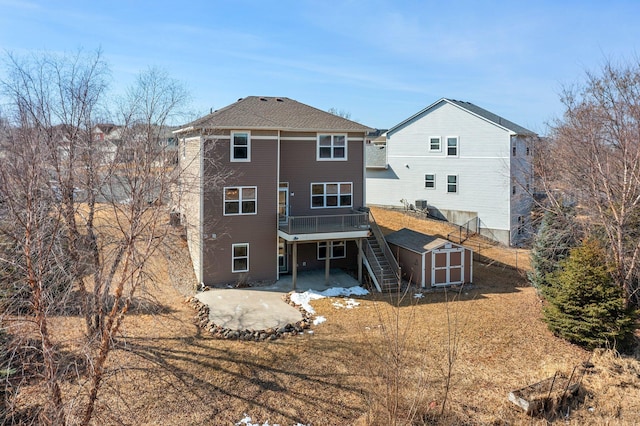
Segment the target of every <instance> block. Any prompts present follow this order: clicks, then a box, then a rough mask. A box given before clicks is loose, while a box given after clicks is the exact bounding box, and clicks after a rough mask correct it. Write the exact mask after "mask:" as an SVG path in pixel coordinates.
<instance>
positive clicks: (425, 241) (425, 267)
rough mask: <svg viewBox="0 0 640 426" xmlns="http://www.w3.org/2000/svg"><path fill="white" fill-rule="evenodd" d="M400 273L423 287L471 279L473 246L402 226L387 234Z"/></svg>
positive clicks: (467, 281)
mask: <svg viewBox="0 0 640 426" xmlns="http://www.w3.org/2000/svg"><path fill="white" fill-rule="evenodd" d="M385 238H386V240H387V243H388V244H389V247H390V248H391V251H392V252H393V254H394V256H396V258H397V259H398V264H399V265H400V267H401V268H402V277H403V278H404V279H406V280H410V281H411V283H414V284H419V285H421V286H422V287H429V286H447V285H453V284H467V283H471V282H472V281H473V250H471V249H470V248H468V247H465V246H462V245H460V244H455V243H452V242H451V241H448V240H445V239H443V238H438V237H434V236H431V235H425V234H422V233H420V232H416V231H412V230H411V229H407V228H403V229H401V230H399V231H396V232H394V233H392V234H389V235H387V236H386V237H385Z"/></svg>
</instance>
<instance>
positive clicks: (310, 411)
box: [18, 210, 640, 426]
mask: <svg viewBox="0 0 640 426" xmlns="http://www.w3.org/2000/svg"><path fill="white" fill-rule="evenodd" d="M374 215H375V217H376V219H377V221H378V223H379V224H380V225H381V226H382V227H383V228H384V229H386V230H387V231H390V230H395V229H399V228H401V227H410V228H412V229H415V230H418V231H422V232H428V233H437V232H444V231H441V230H440V228H436V227H435V224H434V222H432V221H421V220H418V219H416V218H413V217H409V216H403V215H402V213H401V212H395V211H393V212H383V211H378V210H374ZM481 243H483V244H484V242H481ZM169 246H170V247H172V248H173V249H172V250H170V251H166V252H165V253H164V255H162V256H158V258H157V259H155V268H156V275H155V276H156V283H155V285H154V286H153V287H151V288H148V289H147V291H148V293H149V295H150V296H152V297H151V298H150V299H149V303H148V304H147V305H146V306H147V309H140V310H138V311H136V312H135V314H134V315H131V316H129V317H128V318H127V319H126V320H125V323H124V324H125V327H124V329H123V332H122V336H121V337H120V339H119V340H118V342H117V349H116V350H114V351H113V353H112V357H111V359H110V371H109V374H108V375H107V377H106V380H105V383H104V386H103V388H102V390H101V394H100V397H99V406H98V410H97V413H96V417H95V422H94V423H95V424H96V425H102V424H125V425H134V424H135V425H152V424H163V425H202V424H212V425H234V424H237V423H238V422H239V421H240V420H241V419H243V418H244V417H245V415H248V416H250V417H251V418H252V419H253V422H255V423H259V424H261V425H262V424H266V422H268V423H269V424H270V425H273V424H280V425H281V426H285V425H286V426H289V425H296V424H301V425H367V424H377V425H386V424H389V418H388V415H387V414H388V411H389V410H387V409H386V408H385V407H390V406H394V405H393V404H392V403H393V402H394V401H396V400H397V401H398V404H397V406H398V407H399V408H398V411H397V414H398V417H401V418H402V417H403V416H404V418H406V416H410V415H411V413H418V414H419V416H418V417H419V418H418V419H417V420H419V421H417V422H416V423H415V424H423V423H420V421H422V422H424V424H452V425H453V424H456V425H458V424H467V425H476V424H477V425H481V424H495V425H498V424H499V425H506V424H511V425H514V424H535V425H543V424H548V423H547V420H546V419H541V418H536V419H531V418H529V417H528V416H526V415H525V414H523V413H522V412H521V410H520V409H519V408H518V407H516V406H515V405H513V404H512V403H511V402H509V401H508V400H507V395H508V393H509V392H510V391H512V390H515V389H518V388H521V387H524V386H526V385H529V384H532V383H535V382H538V381H540V380H542V379H544V378H547V377H549V376H553V375H554V373H555V372H556V371H561V372H564V373H567V374H571V373H572V372H573V371H574V367H575V366H577V365H580V364H581V363H583V362H585V361H587V360H589V361H590V362H591V363H593V364H594V367H593V368H591V369H590V370H589V371H588V373H587V374H585V375H584V376H583V377H582V376H581V377H582V383H583V389H584V391H583V392H582V394H581V395H582V396H581V398H582V399H581V401H582V403H581V404H578V405H576V406H575V407H573V408H571V409H569V411H568V414H569V415H568V417H567V418H566V419H565V418H562V417H555V418H550V419H549V420H550V421H551V422H552V423H558V424H560V423H562V424H576V425H578V424H579V425H583V424H591V425H600V424H612V425H613V424H616V425H627V424H628V425H631V424H636V422H637V419H639V418H640V367H639V365H640V364H639V363H638V361H637V360H636V359H634V358H622V357H614V356H613V355H612V354H610V353H601V354H600V353H598V354H595V355H592V354H590V353H589V352H587V351H584V350H582V349H580V348H578V347H576V346H573V345H570V344H568V343H566V342H565V341H563V340H561V339H558V338H556V337H554V336H553V335H552V334H551V333H550V332H549V331H548V330H547V328H546V326H545V324H544V323H543V322H542V321H541V313H540V306H541V302H540V300H539V298H538V297H537V295H536V293H535V290H534V289H533V288H531V287H529V286H527V284H526V279H525V278H524V275H523V272H522V271H519V270H517V269H516V268H514V267H507V266H504V265H511V263H509V258H511V257H512V254H513V252H512V250H511V249H505V248H501V247H500V246H494V245H488V246H487V247H486V248H485V247H484V246H483V247H481V253H482V256H484V257H483V262H477V263H476V265H474V279H475V283H474V286H473V287H472V288H470V289H462V291H461V292H459V293H456V292H452V291H449V292H447V293H444V292H438V293H430V294H425V295H424V296H423V297H422V298H414V296H413V292H411V293H409V294H407V295H406V296H405V297H404V298H403V299H399V295H379V294H372V295H370V296H367V297H361V298H357V302H359V305H357V306H355V307H354V308H352V309H345V308H344V307H340V306H338V305H336V302H341V301H342V299H339V298H328V299H321V300H318V301H315V302H313V306H314V308H315V309H316V312H317V315H320V316H324V317H325V318H326V322H324V323H322V324H319V325H317V326H314V327H313V329H312V331H313V333H305V334H304V335H299V336H296V337H290V338H287V339H282V340H276V341H270V342H237V341H226V340H215V339H213V338H212V337H210V336H209V335H207V334H206V333H204V332H202V331H201V330H200V329H199V328H198V327H196V326H195V325H194V323H193V317H194V314H195V313H194V312H193V311H192V310H191V308H190V307H189V306H188V305H187V304H186V303H185V302H184V299H185V296H187V295H189V294H191V292H192V289H193V282H195V278H194V277H193V274H192V272H191V270H190V269H189V266H188V265H189V262H188V254H187V250H186V245H185V243H184V241H183V240H182V239H180V238H179V237H175V238H174V239H173V240H172V241H170V244H169ZM489 246H490V247H489ZM490 248H492V249H494V250H496V252H500V253H501V256H498V255H496V256H495V259H494V258H492V257H491V256H492V253H493V252H492V251H490ZM513 258H514V260H515V256H513ZM486 260H489V262H485V261H486ZM518 262H519V264H518V267H519V269H521V268H522V266H521V265H522V263H521V262H522V259H519V260H518ZM512 266H515V265H512ZM341 305H344V303H341ZM54 326H55V327H57V328H58V329H59V330H66V334H65V333H60V335H61V336H65V340H60V341H59V342H57V343H58V344H59V345H60V346H61V347H62V348H65V349H67V350H68V351H69V352H73V351H74V343H73V342H75V341H76V340H75V339H74V338H73V337H74V336H71V335H70V334H69V330H77V336H75V337H78V336H79V335H80V333H81V331H82V321H81V319H80V318H76V317H65V318H58V319H56V320H55V324H54ZM394 360H395V361H394ZM447 379H449V380H448V383H449V391H448V393H447V392H445V389H446V388H447ZM394 383H397V384H398V386H397V387H394V386H393V385H394ZM85 386H86V383H85V382H84V381H83V379H82V378H80V379H74V380H70V381H69V382H68V383H67V385H66V387H65V389H64V393H65V396H66V398H67V401H70V400H72V398H73V397H74V396H75V395H80V396H79V397H78V398H80V399H81V398H82V394H83V389H85ZM396 388H397V389H398V392H397V393H395V392H394V389H396ZM38 393H39V388H36V387H29V386H24V387H23V388H22V389H21V391H20V395H19V399H18V401H19V402H20V404H21V406H22V407H28V406H29V405H32V404H34V403H35V402H36V401H37V400H38V399H39V398H38ZM445 396H446V404H445V408H444V411H443V413H442V415H440V413H441V412H442V406H443V403H445ZM394 398H395V399H394ZM412 410H413V411H412ZM400 424H403V423H402V422H401V423H400ZM404 424H407V423H404Z"/></svg>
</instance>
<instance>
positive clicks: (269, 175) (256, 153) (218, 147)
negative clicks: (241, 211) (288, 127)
mask: <svg viewBox="0 0 640 426" xmlns="http://www.w3.org/2000/svg"><path fill="white" fill-rule="evenodd" d="M238 130H242V129H238ZM257 136H260V138H259V139H258V138H256V137H257ZM277 142H278V141H277V132H273V131H272V132H255V131H252V132H251V161H250V162H229V155H230V151H229V150H230V142H229V139H228V138H223V137H219V138H214V137H208V138H207V140H206V142H205V146H206V147H207V150H206V156H205V158H206V161H205V168H206V175H208V176H212V175H214V174H215V173H222V175H223V176H224V179H223V180H222V181H220V182H218V184H216V185H214V184H210V185H205V192H204V209H205V212H206V214H205V223H204V224H203V233H204V236H205V238H204V256H203V257H204V265H203V270H204V283H205V284H221V283H234V282H238V281H252V282H254V281H271V280H275V279H276V277H277V260H278V259H277V251H276V249H277V193H278V192H277V191H278V182H277V164H278V163H277ZM225 159H226V161H224V160H225ZM221 164H224V165H225V166H224V167H222V168H221ZM239 186H255V187H256V188H257V207H256V212H257V213H256V214H250V215H237V216H224V187H239ZM237 243H249V271H248V272H242V273H233V272H231V271H232V269H231V264H232V244H237Z"/></svg>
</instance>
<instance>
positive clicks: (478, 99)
mask: <svg viewBox="0 0 640 426" xmlns="http://www.w3.org/2000/svg"><path fill="white" fill-rule="evenodd" d="M639 18H640V1H636V0H629V1H616V0H610V1H600V0H599V1H591V0H582V1H572V0H569V1H565V0H554V1H546V0H537V1H521V0H510V1H482V0H474V1H456V0H450V1H447V2H444V1H430V0H422V1H419V0H344V1H340V0H294V1H290V0H278V1H271V0H255V1H254V0H233V1H232V0H228V1H222V0H209V1H190V0H183V1H175V0H174V1H165V0H154V1H146V0H141V1H134V0H127V1H125V0H109V1H103V0H91V1H86V0H49V1H44V0H42V1H36V0H32V1H30V0H24V1H21V0H0V54H1V55H3V56H2V58H3V59H4V58H6V55H7V53H12V54H15V55H29V54H31V53H32V52H42V51H46V52H52V53H75V52H77V51H78V50H79V49H81V50H82V51H85V52H93V51H96V50H97V49H100V50H101V51H102V54H103V57H104V58H105V60H106V61H107V63H108V65H109V67H110V70H111V79H112V81H111V88H112V89H113V90H114V91H115V92H122V91H124V89H125V88H126V87H127V86H129V85H131V84H132V82H133V81H134V80H135V77H136V75H137V74H138V73H140V72H142V71H145V70H146V69H148V68H149V67H158V68H161V69H164V70H166V71H167V72H168V73H169V75H170V76H172V77H173V78H175V79H177V80H179V81H181V82H182V83H183V84H184V85H185V86H186V88H187V89H188V90H189V92H190V93H191V107H192V111H193V113H194V115H195V116H200V115H204V114H206V113H208V112H209V110H210V109H214V110H215V109H219V108H222V107H224V106H226V105H229V104H231V103H233V102H235V101H237V100H238V99H239V98H243V97H246V96H280V97H289V98H292V99H295V100H297V101H300V102H303V103H306V104H309V105H312V106H314V107H316V108H319V109H322V110H328V109H330V108H335V109H337V110H342V111H345V112H348V113H349V114H350V115H351V118H352V119H354V120H356V121H358V122H360V123H362V124H364V125H366V126H369V127H372V128H390V127H393V126H394V125H396V124H398V123H400V122H401V121H403V120H404V119H406V118H408V117H410V116H412V115H413V114H415V113H417V112H419V111H420V110H422V109H423V108H426V107H427V106H429V105H430V104H432V103H433V102H435V101H437V100H438V99H440V98H443V97H445V98H451V99H458V100H463V101H468V102H472V103H474V104H476V105H478V106H480V107H483V108H485V109H487V110H489V111H491V112H493V113H495V114H498V115H500V116H502V117H504V118H506V119H508V120H511V121H513V122H515V123H517V124H519V125H521V126H524V127H526V128H528V129H530V130H533V131H535V132H537V133H539V134H547V133H548V127H547V124H548V123H551V122H553V120H554V119H556V118H559V117H561V116H562V112H563V106H562V103H561V101H560V93H561V91H562V89H563V88H566V87H573V86H575V85H578V86H579V85H580V84H582V83H583V82H584V79H585V73H586V72H587V71H589V72H597V71H598V70H599V69H601V68H602V66H603V64H604V63H605V62H607V61H611V62H613V63H619V64H623V63H628V62H634V61H638V58H639V56H638V52H639V51H640V48H639V46H638V44H639V43H640V25H638V19H639ZM3 72H4V70H0V79H1V78H3V75H4V74H3ZM192 118H195V117H192Z"/></svg>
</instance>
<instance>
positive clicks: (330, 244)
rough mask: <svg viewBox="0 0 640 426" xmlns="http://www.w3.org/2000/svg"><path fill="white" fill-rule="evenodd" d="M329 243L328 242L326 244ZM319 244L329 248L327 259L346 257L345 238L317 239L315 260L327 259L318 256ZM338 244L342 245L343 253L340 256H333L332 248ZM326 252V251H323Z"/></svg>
mask: <svg viewBox="0 0 640 426" xmlns="http://www.w3.org/2000/svg"><path fill="white" fill-rule="evenodd" d="M327 243H329V244H327ZM320 244H325V247H324V248H325V249H326V250H329V252H330V253H329V259H344V258H346V257H347V240H330V241H318V242H317V243H316V259H317V260H327V257H326V256H325V257H320ZM336 245H338V246H342V248H343V249H344V250H343V254H342V256H335V255H334V254H333V249H334V247H335V246H336ZM325 253H326V252H325Z"/></svg>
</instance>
